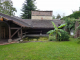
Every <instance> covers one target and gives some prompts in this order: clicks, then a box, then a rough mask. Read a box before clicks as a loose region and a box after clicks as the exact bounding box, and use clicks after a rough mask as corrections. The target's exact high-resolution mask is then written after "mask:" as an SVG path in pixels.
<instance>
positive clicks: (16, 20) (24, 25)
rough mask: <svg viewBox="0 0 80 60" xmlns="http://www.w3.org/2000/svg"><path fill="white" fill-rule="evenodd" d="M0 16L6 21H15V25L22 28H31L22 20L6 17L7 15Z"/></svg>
mask: <svg viewBox="0 0 80 60" xmlns="http://www.w3.org/2000/svg"><path fill="white" fill-rule="evenodd" d="M0 16H2V17H3V18H4V19H7V20H8V21H9V20H11V21H13V22H14V23H16V24H18V25H20V26H22V27H31V26H30V25H28V24H27V23H25V22H23V20H22V19H17V18H14V17H11V16H8V15H5V14H2V13H0Z"/></svg>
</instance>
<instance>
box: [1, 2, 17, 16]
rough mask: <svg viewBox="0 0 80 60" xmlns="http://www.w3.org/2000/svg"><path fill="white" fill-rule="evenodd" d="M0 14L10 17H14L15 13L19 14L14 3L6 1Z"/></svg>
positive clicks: (2, 4)
mask: <svg viewBox="0 0 80 60" xmlns="http://www.w3.org/2000/svg"><path fill="white" fill-rule="evenodd" d="M0 12H1V13H4V14H7V15H9V16H14V15H15V12H17V10H16V8H14V7H13V3H12V1H11V2H9V1H5V2H2V3H0Z"/></svg>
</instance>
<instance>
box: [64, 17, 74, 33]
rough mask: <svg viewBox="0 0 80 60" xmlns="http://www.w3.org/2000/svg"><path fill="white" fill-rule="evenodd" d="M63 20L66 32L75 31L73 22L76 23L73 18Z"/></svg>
mask: <svg viewBox="0 0 80 60" xmlns="http://www.w3.org/2000/svg"><path fill="white" fill-rule="evenodd" d="M64 20H65V23H66V26H65V29H66V31H67V32H69V33H70V30H71V29H73V30H75V21H76V19H75V18H66V19H64Z"/></svg>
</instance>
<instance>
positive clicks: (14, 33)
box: [11, 28, 21, 38]
mask: <svg viewBox="0 0 80 60" xmlns="http://www.w3.org/2000/svg"><path fill="white" fill-rule="evenodd" d="M20 29H21V28H20ZM20 29H18V30H16V31H15V33H14V34H13V35H12V36H11V38H12V37H13V36H14V35H15V34H16V33H17V32H18V31H19V30H20Z"/></svg>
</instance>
